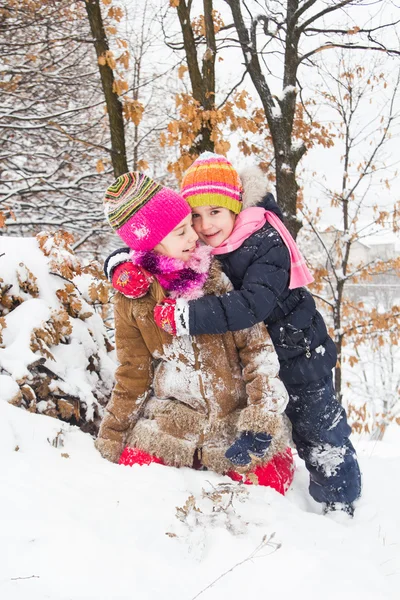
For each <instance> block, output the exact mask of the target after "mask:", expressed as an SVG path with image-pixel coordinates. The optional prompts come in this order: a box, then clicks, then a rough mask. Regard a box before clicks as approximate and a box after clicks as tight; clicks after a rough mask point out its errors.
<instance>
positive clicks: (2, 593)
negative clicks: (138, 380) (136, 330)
mask: <svg viewBox="0 0 400 600" xmlns="http://www.w3.org/2000/svg"><path fill="white" fill-rule="evenodd" d="M386 439H387V441H385V442H378V443H376V442H375V443H371V442H360V443H358V451H359V454H360V458H361V466H362V470H363V475H364V493H363V497H362V499H361V500H360V501H359V502H358V505H357V511H356V516H355V518H354V519H353V520H350V519H348V518H347V517H346V516H345V515H339V514H337V515H336V516H334V517H331V518H329V517H326V516H322V515H321V514H320V507H319V506H318V505H317V504H315V503H314V502H313V501H312V500H311V498H310V497H309V496H308V493H307V472H306V470H305V468H304V467H303V466H302V465H301V464H299V466H298V469H297V473H296V477H295V480H294V483H293V486H292V488H291V490H290V491H289V492H288V494H287V496H286V497H285V498H283V497H282V496H280V495H279V494H277V493H276V492H274V491H273V490H270V489H267V488H261V487H256V486H240V485H238V484H236V483H233V482H231V481H230V480H229V479H227V478H224V477H220V476H218V475H215V474H212V473H209V472H196V471H192V470H190V469H173V468H168V467H163V466H160V465H151V466H150V467H147V466H145V467H138V466H136V467H133V468H129V467H122V466H118V465H113V464H110V463H108V462H106V461H105V460H103V459H102V458H101V457H100V455H99V454H98V453H97V452H96V450H95V449H94V447H93V441H92V438H91V437H90V436H89V435H87V434H84V433H82V431H80V430H79V429H78V428H75V427H71V426H69V425H67V424H65V423H62V422H60V421H58V420H55V419H52V418H50V417H46V416H44V415H38V414H31V413H29V412H27V411H23V410H21V409H19V408H16V407H14V406H11V405H9V404H7V403H6V402H0V519H1V526H0V597H1V598H2V599H4V600H28V599H29V600H44V599H47V598H50V599H51V600H61V599H62V600H78V599H79V600H81V599H82V600H83V599H89V598H90V599H92V598H93V599H96V600H114V599H115V600H122V599H124V600H128V599H129V600H130V599H133V598H135V599H140V600H156V599H157V600H158V599H159V598H162V599H163V600H168V599H170V598H171V600H172V599H173V600H194V599H195V598H196V599H197V598H201V599H203V598H204V600H206V599H207V600H217V599H218V600H221V598H230V599H231V600H236V599H240V600H242V599H243V598H246V599H250V600H251V599H255V598H265V599H268V598H271V597H277V598H282V599H286V598H288V599H289V598H301V599H302V598H304V599H307V600H313V599H318V600H319V599H320V598H323V599H324V600H330V599H332V600H333V599H335V600H336V599H337V598H340V599H341V600H345V599H346V598H349V599H350V598H351V599H352V600H355V599H362V600H365V599H377V598H379V599H389V598H390V599H395V598H396V599H398V598H399V589H400V511H399V506H400V480H399V476H398V475H399V473H400V428H398V427H395V426H394V427H393V429H391V430H389V431H388V433H387V436H386ZM340 517H342V518H340Z"/></svg>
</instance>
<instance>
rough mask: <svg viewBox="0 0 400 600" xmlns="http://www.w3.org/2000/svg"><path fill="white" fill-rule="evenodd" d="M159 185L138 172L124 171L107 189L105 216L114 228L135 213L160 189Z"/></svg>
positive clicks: (117, 227)
mask: <svg viewBox="0 0 400 600" xmlns="http://www.w3.org/2000/svg"><path fill="white" fill-rule="evenodd" d="M161 187H162V186H161V185H160V184H159V183H156V182H155V181H153V180H152V179H150V177H147V175H144V174H143V173H139V172H131V173H125V174H124V175H121V176H120V177H118V179H117V180H116V181H115V182H114V183H113V184H112V185H110V187H109V188H108V189H107V192H106V195H105V198H104V202H105V214H106V218H107V220H108V222H109V224H110V225H111V227H112V228H113V229H114V230H118V229H119V228H120V227H122V225H124V224H125V223H127V221H129V219H130V218H131V217H132V216H133V215H134V214H136V213H137V212H138V211H139V210H140V209H141V208H142V207H143V206H144V205H145V204H146V203H147V202H149V201H150V200H151V199H152V198H153V197H154V196H155V195H156V194H157V192H159V191H160V190H161Z"/></svg>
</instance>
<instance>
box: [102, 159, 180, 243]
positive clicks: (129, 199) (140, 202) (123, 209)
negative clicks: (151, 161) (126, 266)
mask: <svg viewBox="0 0 400 600" xmlns="http://www.w3.org/2000/svg"><path fill="white" fill-rule="evenodd" d="M103 202H104V213H105V215H106V219H107V221H108V222H109V224H110V225H111V227H112V228H113V229H114V231H115V232H116V233H118V235H119V236H120V238H121V239H122V240H123V241H124V242H125V243H126V244H127V245H128V246H129V247H130V248H132V250H153V248H154V247H155V246H157V244H159V243H160V242H161V241H162V240H163V239H164V238H165V237H166V236H167V235H168V234H169V233H170V232H171V231H172V230H173V229H175V227H176V226H177V225H179V223H180V222H181V221H182V220H183V219H184V218H185V217H187V215H189V214H190V212H191V211H190V207H189V205H188V204H187V202H186V201H185V200H184V199H183V198H182V196H180V195H179V194H177V193H176V192H174V190H171V189H170V188H167V187H164V186H162V185H160V184H159V183H156V182H155V181H154V180H153V179H150V177H147V175H144V174H143V173H139V172H138V171H132V172H130V173H125V175H121V176H120V177H118V179H116V181H114V183H113V184H112V185H110V187H109V188H108V189H107V191H106V194H105V197H104V200H103Z"/></svg>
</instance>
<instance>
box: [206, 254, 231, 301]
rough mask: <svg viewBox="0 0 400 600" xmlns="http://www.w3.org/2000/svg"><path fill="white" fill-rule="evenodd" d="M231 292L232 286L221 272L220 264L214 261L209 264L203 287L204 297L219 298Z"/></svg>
mask: <svg viewBox="0 0 400 600" xmlns="http://www.w3.org/2000/svg"><path fill="white" fill-rule="evenodd" d="M209 247H211V246H209ZM231 290H233V285H232V284H231V282H230V281H229V279H228V277H227V276H226V275H225V273H223V272H222V268H221V263H220V262H219V261H218V260H215V259H214V260H213V261H212V262H211V266H210V270H209V275H208V279H207V281H206V282H205V284H204V286H203V293H204V295H205V296H208V295H215V296H221V295H222V294H226V292H230V291H231Z"/></svg>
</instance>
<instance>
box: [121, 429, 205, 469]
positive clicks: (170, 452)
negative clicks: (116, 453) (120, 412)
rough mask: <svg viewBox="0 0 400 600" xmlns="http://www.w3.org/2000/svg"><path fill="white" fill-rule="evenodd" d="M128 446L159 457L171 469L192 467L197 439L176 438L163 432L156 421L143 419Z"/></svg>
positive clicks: (130, 438) (133, 432) (129, 439)
mask: <svg viewBox="0 0 400 600" xmlns="http://www.w3.org/2000/svg"><path fill="white" fill-rule="evenodd" d="M127 445H128V446H131V447H133V448H139V449H140V450H144V451H145V452H148V453H149V454H152V455H153V456H157V458H161V460H162V461H164V462H165V464H166V465H169V466H171V467H191V466H193V456H194V453H195V450H196V446H197V439H196V437H195V436H193V439H191V440H188V439H179V438H176V437H174V436H172V435H169V434H168V433H165V432H164V431H161V430H160V428H159V427H158V425H157V423H156V421H150V420H148V419H141V420H140V421H138V422H137V424H136V425H135V427H134V428H133V431H132V434H131V435H130V436H129V438H128V442H127Z"/></svg>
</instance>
